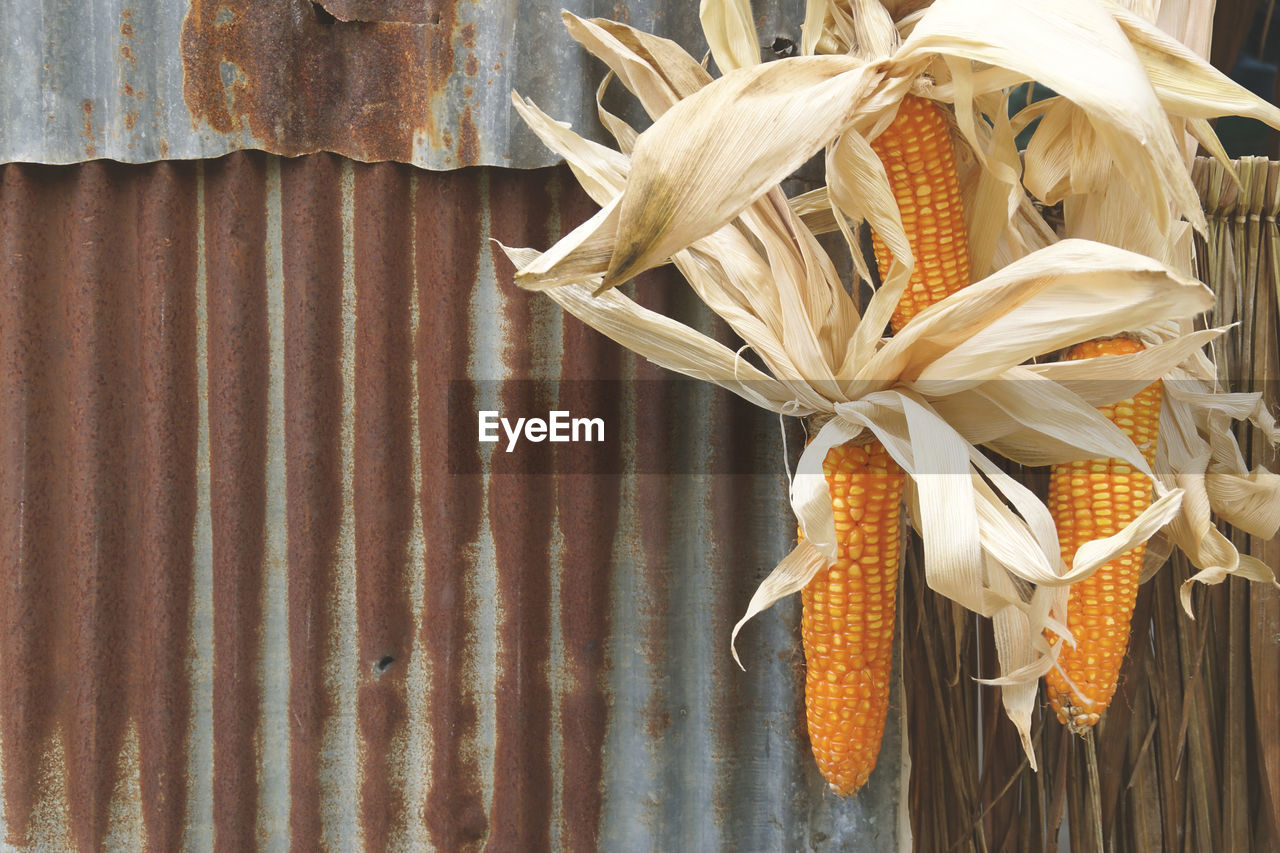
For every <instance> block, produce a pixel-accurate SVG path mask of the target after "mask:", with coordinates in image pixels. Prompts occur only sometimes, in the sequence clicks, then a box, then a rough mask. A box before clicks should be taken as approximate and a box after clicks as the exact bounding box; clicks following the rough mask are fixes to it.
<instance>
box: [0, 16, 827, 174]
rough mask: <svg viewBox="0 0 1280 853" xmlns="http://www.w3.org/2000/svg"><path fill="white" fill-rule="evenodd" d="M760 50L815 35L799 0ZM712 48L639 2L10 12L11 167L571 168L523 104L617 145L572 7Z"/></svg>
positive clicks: (5, 132)
mask: <svg viewBox="0 0 1280 853" xmlns="http://www.w3.org/2000/svg"><path fill="white" fill-rule="evenodd" d="M755 5H756V7H757V10H758V14H759V19H758V24H759V26H760V32H761V33H762V36H761V40H762V45H766V46H767V45H769V44H771V43H772V42H773V40H774V38H775V37H778V36H782V37H784V38H789V39H791V40H793V41H794V40H797V39H798V38H799V27H800V23H801V21H802V19H803V3H801V2H800V0H770V2H767V3H757V4H755ZM562 7H564V8H567V9H568V10H570V11H572V12H574V13H575V14H579V15H583V16H604V17H610V18H616V19H620V20H624V21H627V22H629V23H631V24H633V25H635V26H639V27H642V28H644V29H646V30H649V31H652V32H656V33H658V34H659V35H663V36H666V37H668V38H672V39H674V40H676V41H678V42H680V43H681V44H683V45H684V46H685V47H686V48H687V49H689V50H690V51H692V52H693V53H694V55H696V56H702V55H703V53H704V52H705V50H706V44H705V41H703V39H702V37H701V35H700V28H699V24H698V20H697V4H696V3H689V2H683V1H682V2H665V0H661V2H660V0H627V2H621V3H617V4H607V5H606V6H601V4H598V3H592V2H584V0H571V2H563V3H562V2H547V0H536V2H531V0H525V2H509V3H482V2H476V0H432V2H421V0H419V2H416V3H408V2H404V0H327V2H312V0H282V2H275V3H260V2H255V0H187V2H183V3H169V2H161V0H92V2H88V3H80V4H73V5H67V4H64V3H55V2H52V0H41V2H31V0H0V20H3V21H4V22H5V23H4V29H5V36H6V37H5V38H4V39H3V40H0V68H2V69H4V72H5V78H6V85H5V87H4V89H3V91H0V163H3V162H14V161H17V162H38V163H75V162H80V161H84V160H92V159H96V158H110V159H113V160H119V161H122V162H129V163H141V162H149V161H154V160H161V159H188V158H204V157H216V156H219V155H222V154H226V153H228V152H230V151H235V150H238V149H262V150H265V151H269V152H272V153H276V154H282V155H290V156H292V155H298V154H306V153H311V152H318V151H330V152H336V153H339V154H343V155H345V156H348V157H351V158H353V159H356V160H362V161H366V162H367V161H380V160H393V161H399V162H405V163H412V164H415V165H418V166H422V167H425V168H427V169H437V170H443V169H454V168H458V167H461V166H473V165H493V166H510V167H516V168H529V167H536V166H546V165H549V164H551V163H553V162H555V158H554V157H553V156H552V155H551V154H550V153H549V152H547V151H546V149H545V148H544V147H543V146H542V144H541V143H539V142H538V141H537V140H536V139H535V138H534V136H533V135H532V134H531V133H529V132H528V131H527V130H526V129H525V128H524V127H523V125H522V124H521V123H520V122H519V120H518V118H517V117H516V116H515V114H514V112H513V111H512V108H511V101H510V97H511V92H512V90H518V91H519V92H520V93H521V94H523V95H525V96H528V97H531V98H532V99H533V100H534V101H535V102H536V103H537V104H538V105H539V106H540V107H542V108H543V109H544V110H546V111H547V112H548V113H549V114H551V115H553V116H555V117H556V118H558V119H561V120H564V121H569V122H572V123H573V125H574V126H575V127H577V128H578V129H580V130H581V131H582V132H585V133H587V134H588V135H591V136H593V137H594V138H598V139H602V138H603V132H602V131H601V130H600V128H599V125H598V122H597V120H596V118H595V89H596V86H597V84H598V83H599V80H600V78H601V76H602V75H603V67H602V66H601V64H600V63H598V62H596V61H594V60H592V59H591V58H590V57H589V56H588V55H587V53H586V52H585V51H584V50H582V49H581V48H580V47H579V46H578V45H577V44H576V43H575V42H573V41H572V40H571V39H570V38H569V37H568V35H567V34H566V32H565V30H564V27H563V25H562V22H561V19H560V10H561V8H562Z"/></svg>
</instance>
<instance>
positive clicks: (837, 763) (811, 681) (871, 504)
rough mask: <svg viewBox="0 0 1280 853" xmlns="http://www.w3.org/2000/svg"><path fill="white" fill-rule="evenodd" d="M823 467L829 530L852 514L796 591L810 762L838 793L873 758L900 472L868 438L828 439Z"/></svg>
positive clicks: (883, 704) (886, 665) (881, 708)
mask: <svg viewBox="0 0 1280 853" xmlns="http://www.w3.org/2000/svg"><path fill="white" fill-rule="evenodd" d="M823 472H824V473H825V475H826V478H827V488H828V489H829V490H830V493H831V496H832V504H833V506H834V508H835V515H836V525H837V529H840V527H841V524H842V522H848V521H849V519H850V516H851V515H852V513H853V512H854V511H855V507H856V510H857V512H859V513H861V518H862V520H861V522H860V524H853V523H850V527H851V530H850V531H849V533H848V534H844V535H840V537H839V538H840V540H841V541H840V542H839V543H838V549H839V559H838V560H837V561H836V563H835V564H834V565H833V566H831V567H830V568H829V569H827V570H825V571H822V572H819V573H818V574H817V575H816V576H815V577H814V578H813V580H812V581H810V582H809V585H808V586H806V587H805V588H804V590H803V592H802V593H801V599H802V601H803V613H802V616H801V633H802V635H803V640H804V657H805V667H806V673H805V714H806V717H807V718H808V724H809V740H810V743H811V745H812V747H813V755H814V758H815V759H817V763H818V768H819V769H820V770H821V771H822V775H823V777H824V778H825V779H826V780H827V782H828V783H829V784H830V785H831V789H832V790H833V791H835V792H836V793H837V794H839V795H840V796H842V797H847V796H849V795H850V794H852V793H853V792H854V791H856V790H857V789H858V788H860V787H861V786H862V785H863V784H864V783H865V782H866V781H867V777H868V776H870V775H871V771H872V769H873V768H874V767H875V766H876V757H877V756H878V755H879V753H880V739H881V736H882V735H883V734H884V722H885V715H886V713H887V711H888V707H889V671H890V665H891V662H892V657H893V623H894V616H895V614H896V612H897V603H896V599H897V593H896V588H897V578H898V558H899V551H900V547H899V539H900V537H899V526H898V525H899V514H900V510H901V502H902V485H903V480H904V475H903V473H902V469H900V468H899V467H898V466H897V464H896V463H895V462H894V461H893V460H892V458H890V456H889V454H888V452H887V451H886V450H885V449H884V446H883V445H881V444H880V443H879V442H878V441H873V442H871V443H869V444H862V445H857V444H852V443H851V444H844V445H841V446H839V447H833V448H832V449H831V450H829V451H828V452H827V457H826V459H825V460H824V462H823ZM819 602H825V604H826V606H825V607H823V606H819ZM834 614H841V616H842V618H835V616H834Z"/></svg>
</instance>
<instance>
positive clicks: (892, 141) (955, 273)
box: [871, 95, 969, 332]
mask: <svg viewBox="0 0 1280 853" xmlns="http://www.w3.org/2000/svg"><path fill="white" fill-rule="evenodd" d="M871 147H872V149H873V150H874V151H875V152H876V155H877V156H878V157H879V158H880V160H881V162H882V163H884V167H885V171H886V172H887V173H888V175H889V185H890V186H891V187H892V189H893V195H894V198H896V199H897V201H898V210H899V211H900V212H901V214H902V224H903V226H904V227H905V229H906V232H907V242H908V244H909V245H910V246H911V253H912V254H913V255H915V261H916V263H915V268H914V269H913V270H912V272H911V282H910V284H908V285H907V289H906V290H905V291H904V292H903V294H902V299H901V301H900V302H899V303H898V308H897V310H896V311H894V313H893V317H892V319H891V320H890V321H889V326H890V328H891V329H892V330H893V331H894V332H897V331H899V330H900V329H901V328H902V327H903V326H904V325H905V324H906V322H907V321H908V320H910V319H911V318H912V317H914V316H915V315H916V314H917V313H919V312H920V311H923V310H924V309H925V308H927V307H929V306H930V305H932V304H933V303H935V302H937V301H939V300H941V299H944V298H945V297H947V296H950V295H951V294H953V293H955V292H956V291H957V290H959V289H960V288H962V287H965V286H966V285H968V284H969V238H968V235H967V234H966V232H965V228H964V206H963V204H962V202H961V200H960V182H959V179H958V178H957V177H956V157H955V150H954V149H953V148H952V144H951V132H950V130H949V128H948V127H947V119H946V116H945V115H944V113H943V111H942V108H940V107H939V106H938V105H937V104H935V103H934V102H933V101H930V100H928V99H926V98H920V97H917V96H915V95H907V96H906V97H905V98H903V99H902V105H901V106H899V107H898V115H897V117H896V118H894V120H893V123H892V124H890V125H889V127H888V128H887V129H886V130H885V131H884V133H882V134H880V135H879V136H877V137H876V138H875V139H874V140H872V142H871ZM871 242H872V246H873V247H874V248H875V253H876V265H877V266H878V267H879V268H880V275H881V276H884V275H885V274H886V273H888V271H889V259H890V258H891V257H892V253H891V252H890V251H889V247H888V246H886V245H885V244H884V243H883V242H881V240H880V238H879V237H878V236H876V235H874V234H873V235H872V239H871Z"/></svg>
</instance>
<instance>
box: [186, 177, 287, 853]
mask: <svg viewBox="0 0 1280 853" xmlns="http://www.w3.org/2000/svg"><path fill="white" fill-rule="evenodd" d="M265 166H266V158H265V157H263V156H262V155H260V154H258V153H257V152H237V153H235V154H231V155H228V156H227V157H224V158H222V159H220V160H214V161H210V162H208V163H206V164H205V167H204V173H205V222H204V241H205V250H206V252H207V256H208V257H211V258H217V259H218V263H217V264H211V265H210V266H209V267H208V273H207V274H208V278H207V281H206V287H207V293H208V317H209V327H208V341H209V343H208V353H209V355H208V371H209V386H208V387H209V469H210V470H209V490H210V495H209V497H210V518H211V522H212V532H213V542H212V546H213V576H214V578H216V579H217V580H216V582H215V583H214V588H213V630H214V636H215V637H222V638H229V641H226V642H215V643H214V650H213V729H214V739H213V770H214V772H213V820H214V824H215V825H216V826H217V845H218V849H219V850H249V849H252V848H253V847H254V846H255V844H256V827H255V817H256V814H257V810H258V797H259V785H260V781H259V779H258V760H257V749H258V743H257V732H258V720H259V718H260V715H261V710H260V709H261V704H260V699H261V695H260V691H259V686H258V684H259V682H258V660H259V647H260V644H261V639H260V634H259V628H260V626H261V624H262V613H263V610H262V580H263V558H264V556H265V554H266V538H265V530H266V479H265V477H264V476H263V472H264V471H265V470H266V445H267V442H266V437H267V387H268V381H269V380H268V376H269V374H268V371H269V369H270V367H269V365H270V359H269V343H268V341H269V334H268V329H267V282H266V256H265V250H264V246H263V240H262V235H263V234H264V233H266V230H267V220H266V168H265ZM286 387H288V383H286Z"/></svg>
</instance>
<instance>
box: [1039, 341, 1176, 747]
mask: <svg viewBox="0 0 1280 853" xmlns="http://www.w3.org/2000/svg"><path fill="white" fill-rule="evenodd" d="M1142 348H1143V347H1142V344H1141V343H1139V342H1138V341H1135V340H1132V339H1129V338H1111V339H1105V340H1095V341H1088V342H1086V343H1083V344H1079V345H1078V346H1076V347H1074V348H1072V350H1071V351H1070V352H1069V353H1068V354H1067V358H1069V359H1078V358H1093V357H1095V356H1099V355H1124V354H1128V353H1134V352H1140V351H1141V350H1142ZM1160 398H1161V387H1160V383H1159V382H1155V383H1153V384H1152V385H1149V386H1148V387H1146V388H1144V389H1143V390H1142V391H1140V392H1139V393H1138V394H1136V395H1135V396H1134V397H1132V398H1130V399H1127V400H1122V401H1120V402H1119V403H1116V404H1115V405H1112V406H1105V407H1103V408H1102V409H1101V411H1102V413H1103V414H1104V415H1106V417H1107V418H1108V419H1110V420H1111V421H1112V422H1113V423H1115V424H1116V425H1117V426H1119V427H1120V428H1121V429H1122V430H1124V433H1125V435H1127V436H1129V438H1130V439H1132V440H1133V442H1134V443H1135V444H1137V445H1138V448H1139V449H1140V450H1141V451H1142V454H1143V456H1145V457H1146V458H1147V461H1148V462H1151V460H1152V459H1153V458H1154V457H1155V452H1156V438H1157V435H1156V433H1157V424H1158V421H1159V417H1160ZM1150 503H1151V481H1150V479H1149V478H1148V477H1146V475H1144V474H1140V473H1138V472H1137V471H1134V470H1133V467H1132V466H1131V465H1129V464H1128V463H1126V462H1124V461H1122V460H1119V459H1104V460H1084V461H1080V462H1072V463H1069V464H1065V465H1055V466H1054V468H1053V471H1052V474H1051V475H1050V480H1049V510H1050V512H1051V513H1052V514H1053V518H1054V521H1055V522H1056V524H1057V527H1058V540H1059V543H1060V544H1061V547H1062V558H1063V559H1064V560H1066V561H1067V562H1068V563H1070V561H1071V558H1072V555H1074V554H1075V552H1076V549H1077V548H1079V547H1080V545H1081V544H1082V543H1084V542H1086V541H1088V540H1090V539H1101V538H1103V537H1106V536H1111V535H1113V534H1115V533H1118V532H1119V531H1120V529H1121V528H1122V527H1124V526H1125V525H1126V524H1128V523H1129V522H1131V521H1133V520H1134V519H1135V518H1137V517H1138V515H1139V514H1140V513H1141V512H1142V511H1143V510H1144V509H1146V508H1147V506H1148V505H1149V504H1150ZM1143 551H1144V546H1143V545H1139V546H1137V547H1136V548H1134V549H1133V550H1131V551H1126V552H1125V553H1124V554H1122V555H1120V556H1119V557H1117V558H1116V559H1115V560H1112V561H1111V562H1110V563H1107V564H1106V565H1104V566H1102V567H1101V568H1099V569H1098V570H1097V571H1096V572H1094V573H1093V574H1092V575H1090V576H1089V577H1088V578H1086V579H1085V580H1083V581H1080V582H1079V583H1077V584H1073V585H1072V587H1071V591H1070V593H1069V599H1068V602H1067V628H1068V629H1070V631H1071V634H1072V636H1073V637H1075V641H1076V647H1075V648H1071V647H1070V646H1067V647H1065V648H1063V649H1062V651H1061V652H1060V653H1059V656H1058V664H1059V666H1060V667H1061V670H1062V671H1061V672H1059V671H1058V670H1051V671H1050V672H1049V673H1048V674H1047V675H1046V676H1045V682H1046V684H1047V685H1048V690H1049V704H1050V705H1051V706H1052V707H1053V710H1054V711H1055V712H1056V713H1057V715H1058V719H1059V720H1061V721H1062V722H1063V723H1065V724H1068V725H1070V726H1071V727H1072V728H1073V729H1076V730H1079V729H1083V728H1086V727H1088V726H1092V725H1093V724H1094V723H1096V722H1098V719H1099V718H1100V717H1101V715H1102V712H1103V711H1105V710H1106V707H1107V705H1108V704H1109V703H1110V702H1111V696H1112V694H1114V693H1115V689H1116V681H1117V679H1118V677H1119V674H1120V664H1121V662H1122V661H1123V660H1124V653H1125V649H1126V648H1127V647H1128V644H1129V620H1130V619H1131V618H1132V616H1133V606H1134V602H1135V601H1136V600H1137V597H1138V578H1139V576H1140V575H1141V574H1142V555H1143ZM1048 636H1049V641H1050V642H1051V643H1056V642H1057V640H1058V638H1057V636H1055V635H1053V634H1052V632H1050V633H1049V635H1048ZM1073 685H1074V689H1073Z"/></svg>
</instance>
